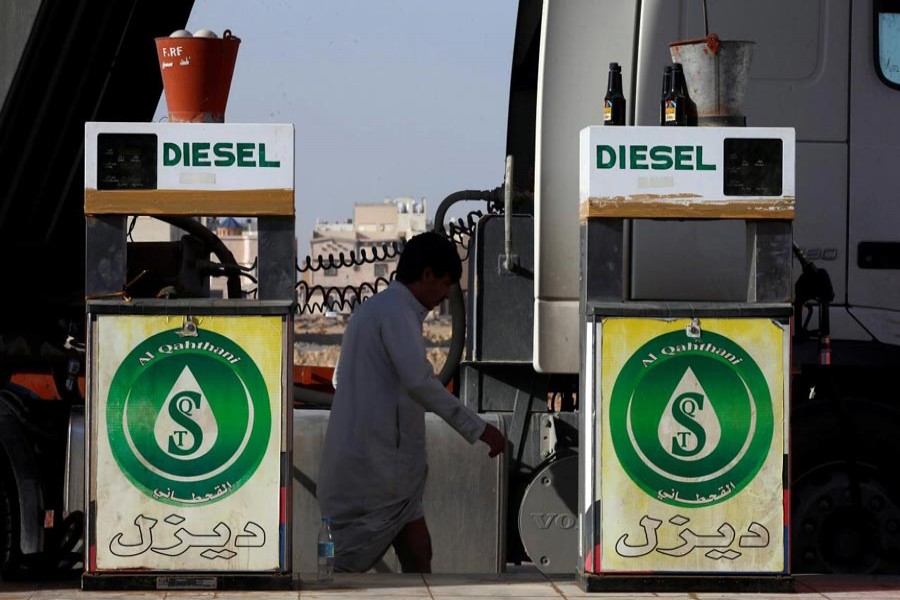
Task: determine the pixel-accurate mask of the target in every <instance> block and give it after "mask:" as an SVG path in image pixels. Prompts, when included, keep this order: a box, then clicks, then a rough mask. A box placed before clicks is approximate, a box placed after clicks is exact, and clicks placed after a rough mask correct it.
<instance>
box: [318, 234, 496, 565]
mask: <svg viewBox="0 0 900 600" xmlns="http://www.w3.org/2000/svg"><path fill="white" fill-rule="evenodd" d="M461 274H462V265H461V263H460V260H459V256H458V255H457V253H456V248H455V247H454V245H453V243H452V242H451V241H450V240H448V239H446V238H444V237H443V236H441V235H439V234H437V233H433V232H428V233H423V234H420V235H417V236H415V237H413V238H412V239H410V240H409V242H407V244H406V246H405V248H404V249H403V253H402V254H401V256H400V261H399V263H398V265H397V278H396V281H394V282H392V283H391V285H390V286H389V287H388V288H387V289H386V290H384V291H383V292H381V293H379V294H376V295H375V296H373V297H372V298H369V299H368V300H367V301H366V302H365V303H364V304H363V305H362V306H360V307H359V308H358V309H357V310H356V312H355V313H354V315H353V317H352V318H351V319H350V322H349V323H348V325H347V329H346V331H345V332H344V337H343V342H342V344H341V355H340V358H339V359H338V365H337V368H336V369H335V378H334V379H335V390H336V391H335V396H334V404H333V405H332V409H331V416H330V418H329V423H328V431H327V432H326V435H325V447H324V449H323V452H322V461H321V465H320V469H319V484H318V488H317V494H318V499H319V505H320V506H321V508H322V514H323V515H327V516H329V517H331V522H332V529H333V533H334V539H335V563H334V566H335V570H336V571H350V572H364V571H367V570H369V569H370V568H371V567H372V566H373V565H374V564H375V563H376V562H377V561H378V559H380V558H381V556H382V555H383V554H384V553H385V552H386V551H387V549H388V547H389V546H391V545H393V546H394V550H395V551H396V553H397V557H398V559H399V560H400V565H401V568H402V569H403V571H404V572H421V573H427V572H430V571H431V555H432V550H431V537H430V535H429V533H428V526H427V524H426V522H425V512H424V506H423V504H422V495H423V492H424V489H425V478H426V473H427V465H426V457H425V411H426V410H428V411H431V412H434V413H436V414H437V415H438V416H440V417H441V418H442V419H443V420H444V421H446V422H447V423H448V424H449V425H450V426H451V427H453V428H454V429H455V430H456V431H457V432H458V433H459V434H460V435H461V436H462V437H463V438H465V439H466V440H467V441H468V442H469V443H475V441H477V440H481V441H482V442H484V443H485V444H487V445H488V446H489V448H490V451H489V456H491V457H494V456H497V455H498V454H499V453H501V452H503V450H504V448H505V445H506V440H505V439H504V437H503V434H501V433H500V431H499V430H498V429H497V428H496V427H494V426H492V425H490V424H488V423H486V422H485V421H484V420H482V419H481V418H480V417H479V416H478V415H477V414H476V413H475V412H473V411H472V410H470V409H469V408H467V407H466V406H464V405H463V404H462V403H461V402H460V401H459V399H458V398H456V397H455V396H454V395H453V394H451V393H450V392H448V391H447V389H446V388H445V387H444V386H443V385H441V383H440V381H439V380H438V379H437V377H436V376H435V375H434V370H433V369H432V366H431V363H429V362H428V359H427V358H426V354H425V341H424V339H423V337H422V322H423V320H424V319H425V315H427V314H428V312H429V311H431V310H432V309H433V308H434V307H436V306H437V305H438V304H440V302H441V301H442V300H443V299H444V298H446V297H447V295H448V293H449V292H450V288H451V287H452V286H453V285H454V284H455V283H457V282H458V281H459V278H460V276H461Z"/></svg>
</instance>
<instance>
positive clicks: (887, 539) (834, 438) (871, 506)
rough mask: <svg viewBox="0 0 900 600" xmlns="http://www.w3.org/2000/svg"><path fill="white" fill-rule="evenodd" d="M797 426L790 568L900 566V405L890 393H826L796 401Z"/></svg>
mask: <svg viewBox="0 0 900 600" xmlns="http://www.w3.org/2000/svg"><path fill="white" fill-rule="evenodd" d="M848 388H849V386H848ZM818 389H819V390H822V391H823V392H827V391H828V387H827V386H825V385H820V386H819V387H818ZM791 427H792V436H791V462H792V474H791V479H792V484H791V496H792V499H791V513H792V514H791V529H792V531H791V570H792V571H793V572H794V573H893V572H896V570H897V569H898V568H900V482H898V481H897V478H896V476H895V475H894V474H895V473H896V465H895V464H894V463H895V461H896V456H898V454H900V438H898V436H897V433H896V432H897V431H898V427H900V411H898V409H897V408H896V406H894V405H893V404H892V403H890V402H888V401H876V400H872V399H870V398H863V397H852V396H842V397H839V398H835V397H827V396H826V394H825V393H823V394H822V395H821V396H820V397H818V398H817V399H816V400H813V401H809V400H806V401H801V402H798V403H797V408H796V410H794V411H793V414H792V415H791Z"/></svg>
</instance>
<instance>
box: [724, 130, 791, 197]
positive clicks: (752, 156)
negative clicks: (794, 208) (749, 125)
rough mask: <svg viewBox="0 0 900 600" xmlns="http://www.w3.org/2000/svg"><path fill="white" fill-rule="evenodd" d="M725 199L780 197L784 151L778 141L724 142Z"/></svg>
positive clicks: (744, 139)
mask: <svg viewBox="0 0 900 600" xmlns="http://www.w3.org/2000/svg"><path fill="white" fill-rule="evenodd" d="M724 144H725V148H724V150H725V152H724V154H725V160H724V163H725V165H724V173H723V175H724V183H723V187H724V190H723V191H724V193H725V195H726V196H780V195H781V179H782V162H783V149H782V142H781V140H780V139H771V138H725V140H724Z"/></svg>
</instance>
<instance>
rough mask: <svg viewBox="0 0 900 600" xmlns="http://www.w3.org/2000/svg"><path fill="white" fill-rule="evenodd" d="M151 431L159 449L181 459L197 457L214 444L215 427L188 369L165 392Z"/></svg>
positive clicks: (205, 400)
mask: <svg viewBox="0 0 900 600" xmlns="http://www.w3.org/2000/svg"><path fill="white" fill-rule="evenodd" d="M153 432H154V435H155V438H156V443H157V444H159V447H160V448H162V449H163V451H164V452H165V453H166V454H168V455H169V456H172V457H174V458H178V459H181V460H188V459H193V458H199V457H200V456H203V455H204V454H206V453H207V452H209V451H210V449H211V448H212V447H213V446H214V445H215V443H216V439H217V438H218V435H219V426H218V423H217V422H216V417H215V414H213V411H212V409H211V408H210V405H209V401H208V400H207V399H206V396H205V395H204V393H203V390H202V389H201V388H200V384H199V383H197V378H196V377H195V376H194V374H193V373H192V372H191V369H190V367H188V366H185V367H184V370H183V371H182V372H181V375H179V377H178V379H177V380H176V381H175V384H174V385H173V386H172V389H171V390H169V393H168V395H167V397H166V401H165V402H164V403H163V407H162V410H161V411H160V412H159V415H158V416H157V418H156V424H155V425H154V428H153Z"/></svg>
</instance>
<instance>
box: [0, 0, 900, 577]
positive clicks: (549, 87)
mask: <svg viewBox="0 0 900 600" xmlns="http://www.w3.org/2000/svg"><path fill="white" fill-rule="evenodd" d="M192 6H193V3H192V2H191V1H190V0H178V1H176V2H170V3H167V7H166V10H165V11H160V10H158V9H157V7H156V6H155V5H154V3H151V2H149V1H147V0H129V1H126V2H115V3H92V2H88V1H87V0H81V1H77V2H57V1H54V0H30V1H26V2H17V3H11V4H4V5H3V8H0V22H2V23H4V27H5V30H4V31H5V34H4V35H3V36H0V44H2V45H3V48H2V52H0V57H2V59H0V60H2V61H3V62H0V90H2V94H3V105H2V112H0V164H2V165H3V176H2V177H0V198H2V201H0V249H2V254H0V255H2V256H3V257H4V260H5V265H6V267H7V269H6V281H7V286H6V287H5V289H4V291H5V294H4V300H3V306H4V310H3V312H2V314H0V432H2V433H0V567H2V571H3V574H4V575H5V576H17V575H18V576H22V575H26V576H27V575H29V574H30V575H33V576H41V577H46V576H47V573H49V572H53V573H59V574H61V575H66V574H71V573H73V572H75V573H77V572H78V569H79V568H80V565H81V560H82V555H81V552H82V548H81V542H82V537H83V528H84V523H83V510H84V476H83V473H84V450H83V449H84V435H85V425H84V406H85V402H86V401H89V399H88V400H86V398H85V390H84V372H85V367H86V365H85V349H84V344H85V336H86V333H85V318H84V317H85V314H84V313H85V298H84V273H85V266H84V255H85V241H84V237H85V220H84V214H83V181H82V173H83V164H84V155H83V142H84V123H85V122H87V121H121V122H146V121H149V120H150V119H151V118H152V116H153V113H154V111H155V109H156V106H157V100H158V98H159V95H160V93H161V82H160V80H159V78H158V77H157V76H156V74H155V73H156V72H157V70H158V65H157V63H156V56H155V54H154V52H153V47H152V44H151V40H152V39H153V38H154V37H158V36H164V35H168V34H169V33H170V32H172V31H175V30H178V29H182V28H183V27H184V26H185V24H186V23H187V19H188V17H189V15H190V11H191V9H192ZM707 11H708V14H707ZM704 22H707V23H710V24H711V25H712V28H713V30H714V31H715V32H716V33H717V34H718V35H719V36H721V38H722V39H743V40H752V41H755V42H756V45H755V54H754V59H753V66H752V69H751V72H750V81H749V84H748V87H747V97H746V99H745V103H744V112H745V114H746V118H747V124H748V125H751V126H766V127H791V128H794V130H795V132H796V173H797V177H796V189H797V194H796V196H797V201H796V205H797V218H796V222H795V224H794V230H793V232H794V243H795V246H796V248H795V259H794V262H793V264H792V269H793V279H794V280H795V282H796V283H795V290H794V296H793V303H794V309H795V312H794V319H793V330H792V350H791V352H792V358H791V365H792V371H791V385H790V390H791V394H790V417H789V419H790V422H789V428H790V456H791V465H790V482H789V488H790V490H791V502H790V508H791V515H790V519H791V523H792V530H791V539H790V545H789V547H790V564H791V567H790V570H791V572H793V573H813V572H814V573H850V572H852V573H859V572H864V573H896V572H900V483H898V481H897V479H896V477H895V476H894V474H895V472H896V469H895V468H894V467H893V458H894V457H895V456H896V455H897V454H898V451H900V442H898V439H900V438H898V436H897V435H896V432H897V431H898V429H900V405H898V402H897V399H896V398H895V396H896V392H894V391H893V390H894V388H893V386H892V385H891V382H892V379H891V375H892V374H893V373H894V372H896V369H897V367H898V366H900V318H898V314H900V292H898V290H900V233H898V229H897V227H896V221H897V218H898V211H897V207H896V203H895V202H894V201H893V190H894V187H895V186H893V185H892V181H893V171H892V168H891V166H890V165H891V164H893V163H894V162H895V160H894V159H896V158H898V155H900V141H898V140H900V116H898V113H897V111H896V110H893V108H894V105H895V103H896V99H897V96H896V94H898V93H900V92H898V90H900V73H898V70H897V69H898V68H897V66H896V65H897V62H898V57H897V56H896V54H897V52H898V50H897V48H898V47H900V45H898V43H897V39H896V36H898V35H900V29H898V27H897V23H898V22H900V7H898V6H897V5H896V3H895V2H893V1H892V0H849V1H846V0H806V1H803V2H791V3H783V2H777V1H776V0H763V1H758V2H752V3H751V2H727V1H725V0H709V2H708V3H700V2H697V1H694V0H677V1H673V0H520V1H519V3H518V13H517V21H516V27H515V40H514V47H513V49H512V65H511V70H510V85H509V111H508V125H507V144H506V146H507V147H506V155H507V156H511V157H512V159H513V160H512V168H510V169H508V170H507V178H506V180H505V181H504V182H498V186H497V188H495V189H492V190H476V191H473V190H470V189H468V186H466V182H460V184H461V185H460V191H458V192H454V191H452V190H448V195H447V198H446V200H445V201H444V203H442V204H441V206H440V207H439V208H438V211H437V214H436V217H435V226H436V228H438V229H441V230H444V231H446V232H448V233H450V234H454V233H456V234H459V233H460V231H461V230H464V233H465V235H464V236H459V235H457V236H456V237H457V238H458V239H460V240H462V239H463V238H465V240H466V242H465V243H466V244H467V246H468V249H469V252H468V258H467V260H468V262H469V273H470V278H471V283H470V285H469V286H468V287H469V290H471V291H470V294H469V297H468V299H465V300H464V299H463V298H462V296H461V294H458V295H455V296H454V297H453V298H452V302H451V304H452V312H453V314H454V338H453V341H452V342H451V350H450V356H449V357H448V359H447V364H445V365H444V368H443V369H442V370H441V377H442V379H444V380H445V381H447V382H449V381H451V380H455V382H456V385H455V389H456V390H457V392H458V394H459V396H460V398H461V400H462V401H463V402H464V403H466V404H467V405H469V406H471V407H473V408H475V409H476V410H478V411H479V412H481V413H483V415H484V416H485V418H488V419H492V420H493V421H494V422H496V423H497V424H498V425H500V426H501V427H502V428H503V429H504V431H505V432H506V434H507V437H508V439H509V441H510V448H509V451H508V452H507V458H506V462H505V463H504V464H502V465H501V466H500V467H497V469H496V470H493V471H492V470H490V469H488V470H485V467H484V465H483V464H482V463H478V462H476V460H477V459H476V458H474V457H473V455H471V454H469V453H467V452H466V451H465V449H463V448H461V447H460V446H457V445H453V444H450V443H447V444H444V445H443V446H442V449H440V448H439V449H437V450H436V451H435V454H434V455H433V456H432V468H433V471H432V472H433V474H434V473H435V472H439V473H448V474H449V475H448V476H447V477H435V476H433V477H432V481H435V480H437V481H438V482H442V483H443V485H445V486H447V487H445V488H442V491H441V492H440V493H437V492H433V493H432V496H426V501H427V502H428V501H429V500H428V498H429V497H430V498H435V497H440V498H448V497H449V498H451V499H450V500H449V501H448V500H444V501H441V502H438V503H437V505H435V504H429V506H433V509H430V512H429V520H430V522H431V523H432V528H433V534H434V536H435V546H436V547H438V548H448V549H450V550H447V553H448V554H457V555H464V554H466V553H471V552H470V551H471V549H472V548H476V547H478V544H481V543H483V542H484V540H485V538H484V536H485V535H488V538H489V547H490V548H491V550H490V552H489V554H490V556H489V560H488V563H487V564H489V566H490V567H491V569H494V568H495V569H497V570H502V569H503V568H504V567H505V565H507V564H509V563H523V562H533V563H534V564H535V565H537V566H538V567H539V568H541V569H542V570H546V571H548V572H569V573H571V572H572V571H573V570H574V568H575V565H574V561H575V557H576V556H577V546H578V539H577V537H576V535H575V530H577V527H576V523H577V520H578V518H579V517H580V515H578V514H577V513H578V511H577V509H576V508H575V506H574V498H575V496H576V495H577V486H578V482H577V480H578V472H577V469H575V468H574V461H575V460H576V459H575V457H576V455H577V453H578V447H579V443H578V438H579V426H578V423H579V419H578V413H579V411H580V410H581V409H582V405H581V402H582V401H583V398H580V397H579V394H578V389H579V379H580V375H579V371H580V367H579V364H580V357H579V328H580V323H581V318H582V317H581V315H580V314H579V288H578V286H579V263H580V258H579V242H578V187H577V186H578V132H579V131H580V130H581V129H582V128H584V127H586V126H589V125H597V124H599V123H600V122H601V120H602V99H603V97H604V94H605V91H606V65H607V64H608V63H611V62H617V63H618V64H619V65H620V67H621V72H622V78H623V84H624V85H623V87H624V92H625V96H626V98H627V99H628V104H627V111H626V126H630V125H656V124H658V121H659V96H660V85H659V81H660V75H661V73H662V71H663V67H664V66H665V65H667V64H671V58H670V55H669V52H668V48H667V46H668V44H669V43H671V42H674V41H677V40H685V39H691V38H702V37H704V35H705V34H707V33H709V31H708V30H707V29H705V28H704ZM504 158H505V157H498V164H499V163H501V162H502V161H503V159H504ZM460 200H477V201H482V202H484V203H485V207H484V210H483V211H482V212H483V214H481V215H478V216H474V217H473V218H471V219H470V221H469V223H463V224H462V227H460V226H459V225H453V224H451V223H449V222H445V215H446V213H447V211H448V210H449V209H450V207H451V206H452V205H453V204H455V203H456V202H457V201H460ZM179 225H180V226H181V227H183V228H186V229H185V231H186V232H187V235H186V236H185V237H184V238H182V240H181V241H178V242H173V243H172V244H171V245H170V246H168V247H167V249H165V250H164V252H165V255H166V256H167V257H169V259H170V260H167V261H164V263H160V264H159V265H157V266H158V272H157V276H156V279H155V280H154V281H156V282H157V284H158V285H159V286H162V285H173V286H174V287H176V288H177V287H178V285H183V284H185V282H193V285H188V286H187V288H188V289H187V290H185V291H184V293H190V294H196V293H203V290H208V284H207V285H204V283H203V281H204V280H207V281H208V278H209V276H210V272H209V268H208V266H209V260H208V259H209V256H210V254H215V255H216V256H217V258H218V259H219V260H220V263H221V264H227V263H228V259H229V257H228V255H227V253H225V252H222V249H221V245H220V244H218V243H217V240H216V237H215V234H214V233H212V232H209V231H208V230H206V231H204V230H203V228H198V227H197V226H196V225H193V224H191V223H186V222H181V223H179ZM736 227H737V225H735V224H734V223H731V222H695V221H685V222H678V221H675V222H670V221H667V222H665V223H663V222H654V221H652V220H650V221H642V222H640V223H637V222H634V223H629V224H628V225H627V239H628V249H629V261H630V266H631V269H632V273H633V277H632V279H631V281H630V283H629V294H630V296H631V297H632V298H636V299H647V300H660V299H683V298H692V299H700V300H711V301H719V300H724V301H728V300H733V299H738V298H740V297H741V294H742V293H743V287H744V285H745V278H746V272H745V271H744V268H743V265H744V264H745V262H746V252H747V250H746V248H745V241H744V234H743V231H741V230H739V229H736ZM129 255H131V253H129ZM139 255H140V253H139V252H135V253H134V256H139ZM135 260H137V259H135ZM232 260H233V259H232ZM160 265H164V266H160ZM302 265H303V261H301V264H300V267H299V268H300V269H301V270H302ZM498 265H501V266H502V265H505V266H506V267H507V268H505V269H504V268H500V267H498ZM332 266H333V267H337V266H339V265H332ZM510 267H511V268H510ZM204 269H206V270H204ZM223 270H224V271H228V269H223ZM230 274H231V276H232V278H236V277H237V275H235V272H234V270H231V271H230ZM229 281H230V280H229ZM198 282H199V283H198ZM182 289H183V290H184V288H182ZM239 289H240V286H239V285H230V286H229V293H230V294H231V293H238V294H239V293H240V291H239ZM198 290H199V291H198ZM123 293H131V294H140V293H152V291H151V292H140V291H139V290H138V289H137V288H135V289H133V290H123ZM320 387H321V389H325V390H326V391H327V384H325V385H322V386H320ZM321 389H320V390H318V391H317V390H314V389H311V388H310V386H309V385H308V384H307V383H305V382H304V381H301V380H300V379H298V381H297V382H296V394H295V395H296V404H295V408H294V445H295V449H302V452H301V451H300V450H295V460H294V473H293V476H294V489H295V501H294V519H293V522H294V570H295V571H301V570H306V571H308V570H311V569H310V568H309V565H310V564H311V563H310V562H308V561H309V560H310V558H309V553H308V550H309V549H311V547H312V543H311V539H312V537H313V536H314V535H315V530H316V528H315V527H311V526H310V524H311V523H314V522H315V521H316V520H317V518H318V509H317V507H316V506H315V503H314V499H315V494H314V490H315V476H316V473H315V468H316V467H315V465H316V463H317V458H316V454H315V453H316V448H317V440H319V441H320V440H321V435H322V433H323V431H324V426H325V423H327V403H328V396H327V394H324V395H323V394H322V392H321ZM440 427H441V426H440V424H439V423H437V422H432V421H431V420H429V436H431V437H432V438H434V439H440V440H444V439H447V438H443V437H441V436H442V435H443V433H442V430H441V429H440ZM430 448H431V449H434V445H431V446H430ZM440 469H446V471H442V470H440ZM467 473H474V474H475V475H473V476H474V477H478V478H481V479H479V481H487V482H493V483H492V487H491V486H489V492H490V493H489V494H488V495H487V496H484V497H479V498H478V499H477V500H476V502H475V505H474V506H471V507H469V508H466V509H465V510H471V511H474V512H465V510H463V513H462V514H463V516H464V517H466V518H471V519H474V518H479V519H480V518H489V519H490V521H489V523H491V526H490V527H487V528H484V529H487V530H490V531H487V532H485V531H481V532H471V533H470V532H469V531H468V529H478V528H467V532H466V534H464V535H459V534H458V527H457V523H458V519H459V518H460V509H459V506H458V505H457V504H458V499H455V498H453V496H452V495H448V493H447V492H448V490H452V489H453V487H454V486H457V487H458V486H464V485H471V482H470V481H468V480H467V479H466V477H465V475H466V474H467ZM547 482H551V483H552V486H551V487H552V488H553V490H554V494H552V495H550V496H548V495H547V494H546V493H544V492H542V488H544V487H547V485H548V484H547ZM429 485H432V484H431V483H430V484H429ZM479 535H481V536H482V537H478V536H479ZM453 538H458V539H457V540H456V541H457V542H458V544H459V545H457V546H454V545H453V542H454V539H453ZM448 560H449V561H450V562H448V563H446V564H441V563H440V562H439V560H438V559H436V562H435V569H436V570H449V571H452V570H457V571H459V570H467V569H469V570H471V569H476V568H477V569H479V570H484V568H485V563H479V564H478V565H477V567H475V566H472V565H471V564H469V565H467V564H465V563H464V562H459V561H458V562H456V563H453V562H452V559H448ZM383 566H384V568H386V569H391V568H395V567H392V566H391V565H390V564H387V563H385V564H384V565H383Z"/></svg>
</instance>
